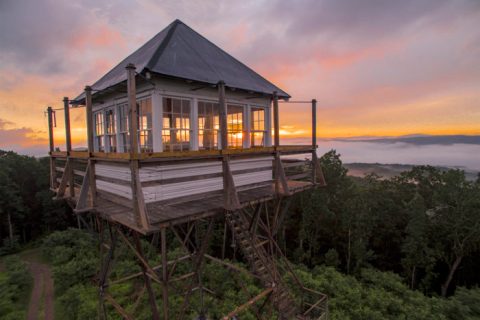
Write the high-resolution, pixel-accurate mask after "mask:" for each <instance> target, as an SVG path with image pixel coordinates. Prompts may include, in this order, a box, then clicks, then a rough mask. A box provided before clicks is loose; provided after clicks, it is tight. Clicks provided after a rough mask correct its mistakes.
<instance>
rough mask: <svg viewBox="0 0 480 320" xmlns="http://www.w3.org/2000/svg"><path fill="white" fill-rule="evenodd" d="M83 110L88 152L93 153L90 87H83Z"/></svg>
mask: <svg viewBox="0 0 480 320" xmlns="http://www.w3.org/2000/svg"><path fill="white" fill-rule="evenodd" d="M85 108H86V116H87V146H88V152H89V153H92V152H93V129H94V128H93V111H92V87H90V86H86V87H85Z"/></svg>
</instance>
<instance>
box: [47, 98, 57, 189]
mask: <svg viewBox="0 0 480 320" xmlns="http://www.w3.org/2000/svg"><path fill="white" fill-rule="evenodd" d="M47 115H48V142H49V153H50V189H52V190H53V189H56V188H57V169H56V167H55V158H52V152H53V151H54V149H55V145H54V142H53V109H52V107H48V108H47Z"/></svg>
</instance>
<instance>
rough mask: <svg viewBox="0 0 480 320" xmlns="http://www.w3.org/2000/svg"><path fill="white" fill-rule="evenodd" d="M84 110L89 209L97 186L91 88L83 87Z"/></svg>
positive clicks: (94, 199) (92, 203)
mask: <svg viewBox="0 0 480 320" xmlns="http://www.w3.org/2000/svg"><path fill="white" fill-rule="evenodd" d="M85 108H86V116H87V144H88V169H89V170H88V179H89V182H90V184H89V190H90V197H91V204H90V205H91V207H94V206H95V203H96V196H97V184H96V182H95V163H94V160H93V159H92V154H93V151H94V150H93V130H94V127H93V111H92V108H93V106H92V87H90V86H85ZM85 179H87V176H86V175H85V177H84V179H83V183H85Z"/></svg>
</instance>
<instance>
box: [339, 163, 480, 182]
mask: <svg viewBox="0 0 480 320" xmlns="http://www.w3.org/2000/svg"><path fill="white" fill-rule="evenodd" d="M343 166H344V167H345V168H347V169H348V175H349V176H353V177H364V176H365V175H367V174H371V173H374V174H377V175H379V176H381V177H383V178H386V179H390V178H392V177H394V176H399V175H400V174H401V173H402V172H405V171H410V170H411V169H412V168H413V167H415V165H413V164H393V163H392V164H388V163H363V162H352V163H344V164H343ZM435 167H436V168H438V169H440V170H441V171H447V170H449V169H459V170H463V171H464V172H465V176H466V177H467V180H471V181H473V180H475V179H477V178H478V174H479V172H478V171H475V170H470V169H468V168H464V167H447V166H435Z"/></svg>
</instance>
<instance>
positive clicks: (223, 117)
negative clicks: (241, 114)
mask: <svg viewBox="0 0 480 320" xmlns="http://www.w3.org/2000/svg"><path fill="white" fill-rule="evenodd" d="M218 104H219V108H220V110H219V118H220V140H221V143H222V145H221V149H222V150H226V149H228V126H227V101H226V99H225V82H223V80H221V81H219V82H218Z"/></svg>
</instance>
